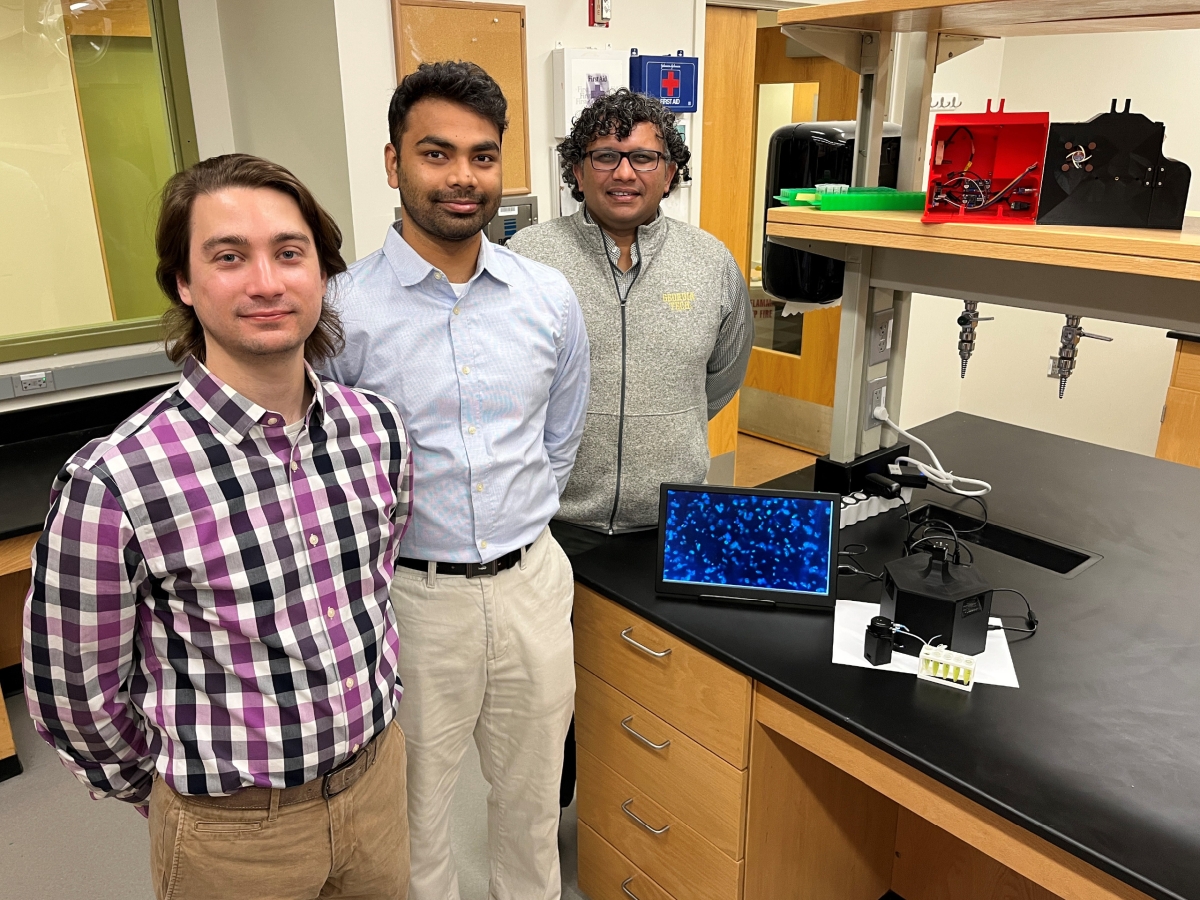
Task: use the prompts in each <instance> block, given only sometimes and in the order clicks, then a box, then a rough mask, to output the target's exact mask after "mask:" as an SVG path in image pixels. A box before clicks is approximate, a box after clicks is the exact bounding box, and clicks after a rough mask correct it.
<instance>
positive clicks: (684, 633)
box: [576, 574, 1187, 900]
mask: <svg viewBox="0 0 1200 900" xmlns="http://www.w3.org/2000/svg"><path fill="white" fill-rule="evenodd" d="M576 581H578V582H579V583H580V584H582V585H584V586H585V587H588V588H591V589H592V590H593V591H595V592H596V593H598V594H599V595H600V596H602V597H605V598H607V599H609V600H613V601H615V602H617V603H620V604H621V605H622V606H624V607H625V608H626V609H628V610H629V611H630V612H632V613H635V614H636V615H639V616H641V617H642V618H644V619H647V620H649V621H651V622H653V623H654V624H655V625H657V626H658V627H660V628H663V629H665V630H666V631H669V632H670V633H671V634H673V635H675V636H677V637H680V638H682V639H684V640H686V641H687V642H688V643H690V644H692V645H693V646H694V647H696V648H697V649H700V650H703V651H704V652H705V653H707V654H709V655H710V656H712V657H714V658H715V659H718V660H720V661H721V662H723V663H725V664H726V665H728V666H730V667H732V668H734V669H736V670H737V671H739V672H741V673H742V674H743V675H748V676H749V677H751V678H753V679H754V680H755V681H757V682H759V683H761V684H764V685H766V686H767V687H769V688H771V690H773V691H775V692H776V693H777V694H780V695H782V696H784V697H786V698H788V699H789V700H792V701H794V702H796V703H799V704H800V705H801V706H803V707H804V708H805V709H808V710H810V711H812V712H814V713H816V714H817V715H819V716H820V717H821V718H823V719H826V720H827V721H829V722H832V723H833V724H834V725H837V726H838V727H839V728H844V729H846V730H847V731H849V732H850V733H851V734H853V735H855V736H856V737H859V738H861V739H862V740H864V741H866V742H867V743H868V744H870V745H871V746H873V747H877V748H879V749H880V750H883V751H884V752H886V753H887V754H888V755H890V756H893V757H895V758H896V759H898V760H900V761H901V762H903V763H906V764H907V765H910V766H912V767H913V768H914V769H916V770H917V771H918V772H921V773H923V774H925V775H928V776H929V777H930V778H932V779H934V780H935V781H937V782H938V783H939V784H943V785H945V786H946V787H948V788H950V789H951V790H953V791H955V792H957V793H959V794H962V795H963V796H964V797H966V798H967V799H968V800H972V801H974V802H975V803H978V804H979V805H980V806H982V807H984V808H985V809H988V810H990V811H991V812H994V813H996V815H998V816H1000V817H1002V818H1004V819H1007V820H1008V821H1009V822H1012V823H1013V824H1014V825H1019V826H1020V827H1022V828H1024V829H1025V830H1026V831H1029V832H1031V833H1033V834H1035V835H1037V836H1038V837H1040V838H1043V839H1044V840H1046V841H1049V842H1050V843H1051V844H1054V845H1055V846H1056V847H1058V848H1059V849H1061V850H1065V851H1066V852H1067V853H1070V854H1071V855H1072V856H1075V857H1078V858H1079V859H1081V860H1083V861H1084V862H1086V863H1088V864H1090V865H1092V866H1095V867H1096V868H1097V869H1100V870H1101V871H1102V872H1105V873H1107V874H1108V875H1111V876H1112V877H1113V878H1116V879H1117V880H1118V881H1121V882H1123V883H1124V884H1127V885H1129V886H1130V887H1132V888H1136V889H1137V890H1139V891H1142V892H1143V893H1146V894H1149V895H1150V896H1152V897H1157V898H1159V900H1187V898H1186V897H1184V896H1182V895H1181V894H1176V893H1175V892H1174V891H1171V890H1169V889H1167V888H1164V887H1162V886H1161V885H1157V884H1155V883H1153V882H1151V881H1148V880H1147V879H1146V878H1144V877H1142V876H1141V875H1139V874H1137V873H1136V872H1133V871H1131V870H1130V869H1127V868H1126V867H1125V866H1122V865H1120V864H1119V863H1115V862H1113V861H1112V860H1110V859H1108V858H1107V857H1104V856H1101V855H1100V854H1098V853H1096V851H1094V850H1092V849H1091V848H1089V847H1085V846H1083V845H1082V844H1080V843H1078V842H1077V841H1074V840H1072V839H1071V838H1069V837H1067V836H1066V835H1063V834H1061V833H1059V832H1058V831H1055V830H1054V829H1053V828H1047V827H1046V826H1044V825H1042V824H1041V823H1040V822H1038V821H1036V820H1034V819H1031V818H1029V817H1028V816H1026V815H1025V814H1024V813H1022V812H1020V811H1019V810H1016V809H1013V808H1012V807H1011V806H1008V805H1006V804H1004V803H1000V802H999V801H997V800H996V799H994V798H993V797H990V796H988V795H987V794H985V793H983V792H982V791H979V790H977V789H975V788H973V787H971V786H970V785H968V784H966V783H964V782H963V781H961V780H959V779H958V778H955V777H954V776H953V775H951V774H949V773H948V772H945V771H943V770H942V769H939V768H938V767H937V766H932V765H930V764H929V763H927V762H925V761H924V760H922V759H920V758H918V757H916V756H913V755H912V754H911V753H910V752H908V751H907V750H905V749H904V748H902V747H898V746H896V745H895V744H893V743H892V742H891V741H888V740H887V739H886V738H883V737H880V736H879V735H877V734H875V733H874V732H872V731H870V730H868V729H865V728H862V727H861V726H859V725H858V724H857V723H856V722H854V720H852V719H850V718H847V717H845V716H842V715H840V714H838V713H836V712H834V711H833V710H831V709H829V708H828V707H827V706H825V705H824V704H822V703H820V702H818V701H816V700H814V699H812V698H811V697H809V696H808V695H806V694H803V693H801V692H800V691H798V690H796V689H795V688H794V687H792V686H790V685H786V684H784V683H782V682H780V681H778V680H776V679H775V678H772V677H771V676H769V675H766V674H764V673H763V672H761V671H759V670H758V669H757V668H755V667H754V666H752V665H748V664H747V663H746V662H745V661H744V660H741V659H738V658H737V657H735V656H733V655H732V654H730V653H727V652H725V651H724V650H722V649H721V648H720V647H719V646H717V645H715V644H712V643H710V642H709V641H707V640H705V639H703V638H701V637H699V636H697V635H695V634H692V633H691V632H689V631H688V630H687V629H686V628H681V627H680V626H679V625H678V624H677V623H675V622H672V621H671V620H670V619H668V618H666V617H665V616H661V615H658V614H657V613H655V612H653V611H652V610H649V609H645V608H643V607H641V606H638V605H637V604H634V603H630V602H627V601H626V599H625V598H624V597H622V596H620V595H619V594H616V593H613V592H612V591H611V589H609V588H607V587H605V586H604V585H601V584H599V583H597V582H596V581H594V580H593V579H591V578H589V577H587V576H586V575H582V574H577V575H576ZM831 615H832V613H831Z"/></svg>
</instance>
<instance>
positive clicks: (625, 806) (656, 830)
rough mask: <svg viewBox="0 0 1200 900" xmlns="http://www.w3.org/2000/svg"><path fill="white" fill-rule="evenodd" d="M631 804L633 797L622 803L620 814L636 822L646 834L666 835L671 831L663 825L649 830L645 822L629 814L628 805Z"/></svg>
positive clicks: (667, 826) (668, 826) (669, 827)
mask: <svg viewBox="0 0 1200 900" xmlns="http://www.w3.org/2000/svg"><path fill="white" fill-rule="evenodd" d="M632 802H633V797H630V798H629V799H628V800H626V801H625V802H624V803H622V804H621V812H623V813H625V815H627V816H629V818H631V819H633V821H635V822H637V823H638V824H639V825H641V826H642V827H643V828H645V829H646V830H647V831H648V832H650V833H651V834H666V833H667V832H668V831H670V830H671V826H670V825H664V826H663V827H662V828H651V827H650V826H649V825H647V824H646V823H645V822H643V821H642V820H641V819H639V818H638V817H637V816H636V815H634V814H633V813H632V812H630V810H629V804H630V803H632Z"/></svg>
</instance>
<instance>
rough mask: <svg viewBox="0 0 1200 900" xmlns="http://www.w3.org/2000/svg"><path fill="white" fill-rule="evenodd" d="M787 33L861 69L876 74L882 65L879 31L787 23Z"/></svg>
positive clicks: (826, 55)
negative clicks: (880, 64)
mask: <svg viewBox="0 0 1200 900" xmlns="http://www.w3.org/2000/svg"><path fill="white" fill-rule="evenodd" d="M781 30H782V31H783V33H784V34H785V35H786V36H787V37H790V38H791V39H792V40H794V41H796V43H798V44H803V45H804V46H805V47H807V48H808V49H809V50H812V51H813V52H815V53H819V54H821V55H822V56H824V57H825V58H826V59H832V60H833V61H834V62H835V63H839V64H841V65H843V66H845V67H846V68H847V69H850V70H851V71H852V72H857V73H858V74H859V75H872V74H874V73H875V70H876V68H877V67H878V65H879V32H878V31H853V30H850V29H846V28H822V27H820V26H814V25H784V26H783V27H782V29H781Z"/></svg>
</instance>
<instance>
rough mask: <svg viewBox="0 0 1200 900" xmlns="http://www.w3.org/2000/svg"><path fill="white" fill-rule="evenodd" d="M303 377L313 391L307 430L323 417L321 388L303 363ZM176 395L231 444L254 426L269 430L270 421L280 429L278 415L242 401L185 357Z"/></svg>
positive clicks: (307, 416)
mask: <svg viewBox="0 0 1200 900" xmlns="http://www.w3.org/2000/svg"><path fill="white" fill-rule="evenodd" d="M304 374H305V376H306V377H307V378H308V383H309V384H310V385H311V386H312V389H313V399H312V403H311V404H310V405H309V407H308V412H307V413H306V414H305V418H306V419H307V420H308V424H309V425H310V426H312V425H319V424H320V423H321V421H322V420H323V418H324V415H325V403H326V395H325V386H324V385H323V384H322V383H321V379H320V378H318V377H317V375H316V373H315V372H314V371H313V370H312V367H311V366H309V364H308V363H307V362H305V363H304ZM179 394H180V396H181V397H183V399H184V400H185V401H187V403H188V405H189V406H191V407H192V408H193V409H194V410H196V412H198V413H200V415H201V417H202V418H203V419H204V420H205V421H206V422H208V424H209V426H210V427H211V428H212V430H213V431H215V432H216V433H217V434H219V435H221V436H222V437H224V438H225V439H226V440H228V441H230V442H232V443H234V444H240V443H241V442H242V441H243V440H244V439H245V438H246V435H248V434H249V433H250V429H251V428H253V427H254V426H255V425H260V426H262V427H264V428H268V427H272V426H271V423H270V420H271V419H272V418H277V419H278V420H279V421H278V422H277V423H276V424H275V426H274V427H276V428H279V429H281V430H282V429H283V427H284V424H283V416H282V415H280V414H279V413H277V412H272V411H271V410H268V409H264V408H263V407H261V406H259V405H258V404H257V403H255V402H254V401H252V400H250V399H248V398H246V397H243V396H242V395H241V394H239V393H238V392H237V391H235V390H234V389H233V388H231V387H230V386H229V385H227V384H226V383H225V382H223V381H222V380H221V379H220V378H218V377H217V376H216V375H214V374H213V373H212V372H210V371H209V370H208V367H207V366H205V365H204V363H202V362H200V360H198V359H196V357H194V356H189V357H188V358H187V360H186V361H185V362H184V364H183V376H182V377H181V378H180V380H179Z"/></svg>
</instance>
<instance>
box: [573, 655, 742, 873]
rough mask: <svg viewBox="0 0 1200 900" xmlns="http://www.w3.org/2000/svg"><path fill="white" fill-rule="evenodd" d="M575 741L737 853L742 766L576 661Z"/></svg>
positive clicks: (731, 853) (734, 856)
mask: <svg viewBox="0 0 1200 900" xmlns="http://www.w3.org/2000/svg"><path fill="white" fill-rule="evenodd" d="M575 686H576V687H575V739H576V741H578V744H579V746H580V747H583V748H584V749H585V750H587V751H589V752H591V753H592V754H593V755H595V756H596V757H597V758H599V759H600V760H603V762H604V763H605V764H606V765H607V766H608V767H609V768H611V769H613V770H614V771H616V772H617V773H619V774H620V775H621V776H622V777H624V778H626V779H627V780H628V781H629V782H630V784H632V785H633V786H634V787H636V788H638V789H639V790H641V791H643V792H645V793H646V794H647V796H649V797H650V798H651V799H653V800H654V801H655V802H656V803H658V804H659V805H660V806H662V807H663V808H664V809H666V810H667V811H668V812H670V813H672V814H673V815H676V816H678V817H679V818H680V819H682V820H683V821H684V822H686V823H687V824H688V825H690V826H691V827H692V828H694V829H695V830H696V831H697V832H699V833H700V834H701V835H702V836H703V837H704V838H706V839H707V840H709V841H711V842H712V843H713V844H714V845H715V846H716V847H717V848H718V849H720V850H721V851H722V852H723V853H725V854H726V855H727V856H728V857H729V858H730V859H734V860H737V859H741V858H742V835H743V834H744V829H743V821H744V818H743V816H744V810H745V803H744V798H745V791H746V773H747V770H745V769H737V768H734V767H733V766H731V765H730V764H729V763H727V762H725V760H723V759H721V757H719V756H717V755H716V754H715V753H713V752H711V751H709V750H706V749H705V748H704V747H701V746H700V745H699V744H697V743H696V742H695V741H693V740H692V739H691V738H689V737H688V736H687V735H685V734H683V732H681V731H679V730H678V729H676V728H673V727H672V726H670V725H668V724H667V723H666V722H664V721H663V720H662V719H660V718H659V717H658V716H656V715H654V714H653V713H652V712H650V711H648V710H647V709H646V708H645V707H643V706H641V705H639V704H637V703H634V702H633V701H632V700H630V699H629V698H628V697H626V696H625V695H624V694H622V693H621V692H620V691H618V690H616V689H615V688H613V687H611V686H610V685H608V684H606V683H605V682H603V681H601V680H600V679H599V678H597V677H596V676H595V675H593V674H591V673H590V672H588V671H587V669H584V668H583V667H582V666H576V667H575Z"/></svg>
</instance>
